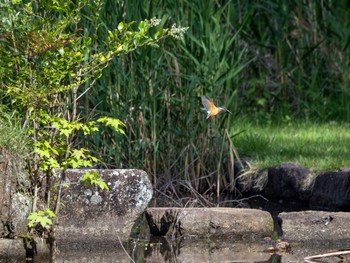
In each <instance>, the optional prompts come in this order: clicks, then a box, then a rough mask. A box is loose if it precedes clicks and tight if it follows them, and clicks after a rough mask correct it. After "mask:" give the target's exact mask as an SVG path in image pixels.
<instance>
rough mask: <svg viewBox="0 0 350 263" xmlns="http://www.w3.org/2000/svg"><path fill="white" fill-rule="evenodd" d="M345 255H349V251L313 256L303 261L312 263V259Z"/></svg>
mask: <svg viewBox="0 0 350 263" xmlns="http://www.w3.org/2000/svg"><path fill="white" fill-rule="evenodd" d="M346 254H350V250H345V251H337V252H331V253H326V254H319V255H314V256H310V257H306V258H304V260H305V262H308V263H313V262H316V261H313V260H314V259H320V258H326V257H334V256H340V255H346ZM317 262H318V261H317Z"/></svg>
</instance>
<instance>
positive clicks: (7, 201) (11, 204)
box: [0, 148, 31, 238]
mask: <svg viewBox="0 0 350 263" xmlns="http://www.w3.org/2000/svg"><path fill="white" fill-rule="evenodd" d="M28 189H29V176H28V174H27V173H26V172H25V170H24V163H23V161H22V160H21V159H20V158H19V157H18V156H15V155H12V154H11V153H9V152H8V151H6V150H4V149H2V148H0V229H1V230H2V231H1V236H0V237H9V238H14V237H15V236H18V235H24V234H25V233H26V232H27V217H28V215H29V211H30V209H31V197H30V195H29V193H28V192H29V190H28Z"/></svg>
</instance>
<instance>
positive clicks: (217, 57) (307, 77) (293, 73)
mask: <svg viewBox="0 0 350 263" xmlns="http://www.w3.org/2000/svg"><path fill="white" fill-rule="evenodd" d="M349 11H350V8H349V4H348V2H347V1H338V2H335V1H303V0H295V1H271V0H265V1H227V2H225V1H215V0H204V1H203V0H199V1H192V0H191V1H186V0H183V1H170V0H169V1H164V0H163V1H144V2H143V3H142V4H140V2H139V1H132V0H131V1H107V2H106V4H105V9H104V11H103V13H102V19H103V20H104V21H105V23H106V24H113V23H116V21H120V20H126V21H128V20H140V19H144V18H150V17H153V16H157V17H158V18H162V21H163V23H164V24H167V23H172V22H175V23H178V24H180V25H183V26H189V27H190V29H189V31H188V32H187V34H186V36H185V39H184V40H183V41H181V42H175V41H174V42H166V43H164V44H163V45H161V47H160V48H159V49H154V48H143V49H140V50H138V51H136V52H135V53H132V54H130V55H128V56H125V57H123V58H120V59H119V60H118V61H115V63H114V64H113V66H112V67H110V68H109V69H108V70H106V71H105V72H104V75H103V78H101V79H100V81H99V83H98V84H97V85H98V87H99V88H98V89H94V90H91V91H90V92H89V93H88V94H87V96H85V100H86V101H85V104H84V105H82V108H83V109H84V110H86V113H85V114H88V113H91V111H92V112H96V113H98V112H103V113H104V114H106V113H108V114H111V115H113V116H118V117H119V118H120V119H122V120H124V121H125V122H126V123H127V126H128V128H127V131H126V132H127V136H126V138H115V137H111V136H110V135H109V134H107V133H106V134H105V136H103V137H98V138H94V144H95V147H96V148H95V149H96V151H99V152H100V154H101V155H103V156H104V158H103V159H104V160H105V161H106V164H107V165H108V166H112V167H137V168H142V169H145V170H146V171H148V173H149V174H150V175H151V176H152V178H153V182H154V183H155V184H157V183H159V184H160V185H161V186H162V187H165V188H166V189H170V188H171V187H170V185H172V186H173V185H174V184H171V183H169V182H173V183H174V182H177V183H179V182H180V181H181V180H184V181H183V183H181V187H185V188H186V187H187V186H188V185H190V186H191V187H193V188H195V189H197V190H200V191H201V192H204V191H206V190H207V189H210V188H211V187H213V186H214V188H215V186H216V187H218V185H219V184H220V183H221V184H224V185H225V186H227V187H230V186H232V183H233V161H234V159H235V154H234V147H233V146H234V143H232V139H233V140H234V135H235V134H236V133H238V132H240V131H239V130H238V131H237V129H236V128H235V123H237V122H240V121H241V120H242V119H245V120H250V121H254V122H259V123H261V124H271V123H274V122H280V123H285V124H288V123H290V122H292V121H294V120H296V119H298V120H312V121H318V122H329V121H338V122H343V121H349V119H350V104H349V103H348V101H349V99H350V90H349V76H350V75H349V58H350V56H349V50H350V49H349V41H350V27H349V26H350V24H349V22H350V17H349V16H348V12H349ZM201 95H207V96H208V97H209V98H212V99H214V101H215V102H216V103H217V104H219V105H221V104H224V105H225V106H226V107H228V108H229V109H230V110H231V111H233V112H234V114H233V115H231V116H229V115H227V116H219V117H218V118H217V119H215V120H214V121H213V122H207V121H205V117H204V115H203V114H202V113H201V110H200V108H201V105H200V101H199V96H201ZM223 175H226V176H223ZM162 177H165V178H166V180H164V181H165V182H167V183H164V182H163V181H162V180H161V178H162ZM157 180H158V182H157ZM161 189H163V188H161Z"/></svg>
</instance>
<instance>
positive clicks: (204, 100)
mask: <svg viewBox="0 0 350 263" xmlns="http://www.w3.org/2000/svg"><path fill="white" fill-rule="evenodd" d="M201 100H202V104H203V106H204V108H205V109H206V110H207V111H210V110H211V106H212V105H213V102H212V101H211V100H209V99H208V98H207V97H205V96H202V97H201Z"/></svg>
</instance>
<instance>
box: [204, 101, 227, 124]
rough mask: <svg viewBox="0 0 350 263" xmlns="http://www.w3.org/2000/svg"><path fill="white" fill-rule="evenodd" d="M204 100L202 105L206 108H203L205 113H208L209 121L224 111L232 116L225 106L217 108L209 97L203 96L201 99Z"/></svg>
mask: <svg viewBox="0 0 350 263" xmlns="http://www.w3.org/2000/svg"><path fill="white" fill-rule="evenodd" d="M201 100H202V104H203V106H204V108H202V110H203V111H205V112H207V119H213V118H214V116H215V115H216V114H218V113H219V112H221V111H223V112H228V113H230V114H232V112H230V111H229V110H228V109H226V108H225V107H224V106H220V107H216V106H215V105H214V102H213V101H211V100H209V99H208V98H207V97H205V96H202V97H201Z"/></svg>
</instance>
